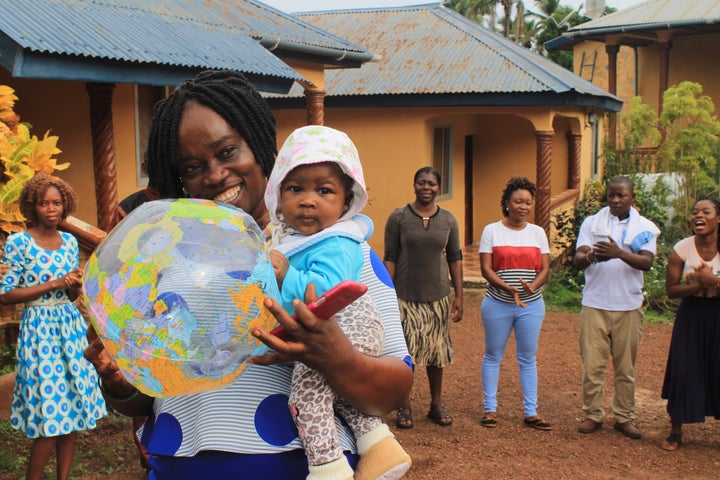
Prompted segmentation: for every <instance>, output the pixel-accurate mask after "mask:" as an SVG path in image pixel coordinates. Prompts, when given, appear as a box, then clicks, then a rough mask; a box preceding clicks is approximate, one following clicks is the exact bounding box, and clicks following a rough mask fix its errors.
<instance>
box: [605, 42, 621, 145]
mask: <svg viewBox="0 0 720 480" xmlns="http://www.w3.org/2000/svg"><path fill="white" fill-rule="evenodd" d="M618 51H620V45H605V52H607V56H608V92H610V93H611V94H613V95H615V96H617V55H618ZM609 123H610V125H609V127H610V128H609V132H608V136H609V137H610V142H611V143H612V144H613V145H615V143H616V140H617V115H616V114H615V113H610V115H609Z"/></svg>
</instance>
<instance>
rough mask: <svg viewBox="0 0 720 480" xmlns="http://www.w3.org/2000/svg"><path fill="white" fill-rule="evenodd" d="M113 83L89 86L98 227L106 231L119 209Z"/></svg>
mask: <svg viewBox="0 0 720 480" xmlns="http://www.w3.org/2000/svg"><path fill="white" fill-rule="evenodd" d="M114 90H115V85H114V84H112V83H88V84H87V91H88V94H89V96H90V127H91V129H92V146H93V165H94V169H95V197H96V203H97V218H98V227H99V228H100V229H102V230H105V231H106V232H108V231H110V229H112V226H113V218H114V217H115V211H116V210H117V206H118V197H117V164H116V163H115V140H114V132H113V118H112V97H113V91H114Z"/></svg>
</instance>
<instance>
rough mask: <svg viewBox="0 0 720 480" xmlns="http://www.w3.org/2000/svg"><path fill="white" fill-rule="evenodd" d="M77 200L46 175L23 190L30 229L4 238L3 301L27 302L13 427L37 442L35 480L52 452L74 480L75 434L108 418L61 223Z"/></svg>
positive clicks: (69, 239)
mask: <svg viewBox="0 0 720 480" xmlns="http://www.w3.org/2000/svg"><path fill="white" fill-rule="evenodd" d="M76 204H77V196H76V194H75V192H74V191H73V190H72V188H71V187H70V186H69V185H68V184H67V183H65V182H64V181H62V180H60V179H57V178H54V177H50V176H48V175H44V174H39V175H36V176H35V177H33V178H32V179H31V180H30V181H29V182H28V183H27V184H26V185H25V187H24V188H23V190H22V192H21V193H20V211H21V212H22V214H23V216H25V218H26V219H27V222H28V229H27V231H25V232H19V233H15V234H12V235H10V236H9V237H8V238H7V240H6V241H5V253H4V256H3V259H2V263H3V264H6V265H9V267H10V269H9V270H8V271H7V272H6V273H5V276H4V277H3V279H2V284H1V288H0V292H2V295H0V304H3V305H10V304H16V303H24V304H25V307H24V308H23V311H22V317H21V320H20V336H19V337H18V349H17V357H16V366H15V374H16V377H15V389H14V391H13V403H12V412H11V415H10V423H11V425H12V426H13V428H15V429H17V430H20V431H22V432H24V433H25V434H26V435H27V436H28V438H32V439H33V444H32V448H31V450H30V461H29V463H28V468H27V478H28V479H29V480H35V479H38V480H39V479H40V478H41V476H42V472H43V469H44V467H45V464H46V463H47V461H48V459H49V458H50V455H51V454H52V452H53V450H55V451H56V457H57V478H58V479H60V480H63V479H67V478H68V475H69V473H70V466H71V463H72V457H73V453H74V451H75V440H76V435H77V434H76V432H77V431H79V430H88V429H91V428H94V427H95V425H96V420H97V419H99V418H101V417H103V416H105V415H106V414H107V409H106V407H105V401H104V400H103V397H102V394H101V393H100V389H99V387H98V380H97V374H96V373H95V370H94V368H93V367H92V365H91V364H90V363H89V362H88V361H87V360H85V358H84V357H83V350H84V349H85V347H86V346H87V339H86V337H85V334H86V330H87V323H86V322H85V319H84V318H83V317H82V315H81V314H80V311H79V310H78V309H77V307H76V306H75V305H74V304H73V303H72V301H73V300H74V299H75V298H77V296H78V294H79V293H80V289H81V287H82V283H81V272H80V270H79V269H78V262H79V251H78V243H77V240H76V239H75V237H73V236H72V235H70V234H69V233H65V232H59V231H58V229H57V227H58V224H59V223H60V222H61V221H62V220H64V219H65V218H66V217H67V216H68V215H69V214H70V213H72V212H73V211H74V210H75V205H76Z"/></svg>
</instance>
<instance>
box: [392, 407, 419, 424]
mask: <svg viewBox="0 0 720 480" xmlns="http://www.w3.org/2000/svg"><path fill="white" fill-rule="evenodd" d="M395 426H396V427H398V428H413V427H414V426H415V424H414V423H413V417H412V408H410V407H400V408H399V409H398V411H397V419H396V420H395Z"/></svg>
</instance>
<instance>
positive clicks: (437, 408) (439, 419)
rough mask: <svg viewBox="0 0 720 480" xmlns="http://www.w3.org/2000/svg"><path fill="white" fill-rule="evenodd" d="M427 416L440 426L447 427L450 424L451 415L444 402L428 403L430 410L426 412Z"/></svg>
mask: <svg viewBox="0 0 720 480" xmlns="http://www.w3.org/2000/svg"><path fill="white" fill-rule="evenodd" d="M427 416H428V418H429V419H430V420H432V421H433V422H435V423H437V424H438V425H440V426H441V427H447V426H448V425H452V417H451V416H450V413H448V411H447V409H446V408H445V404H444V403H441V404H439V405H430V411H429V412H428V414H427Z"/></svg>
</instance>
